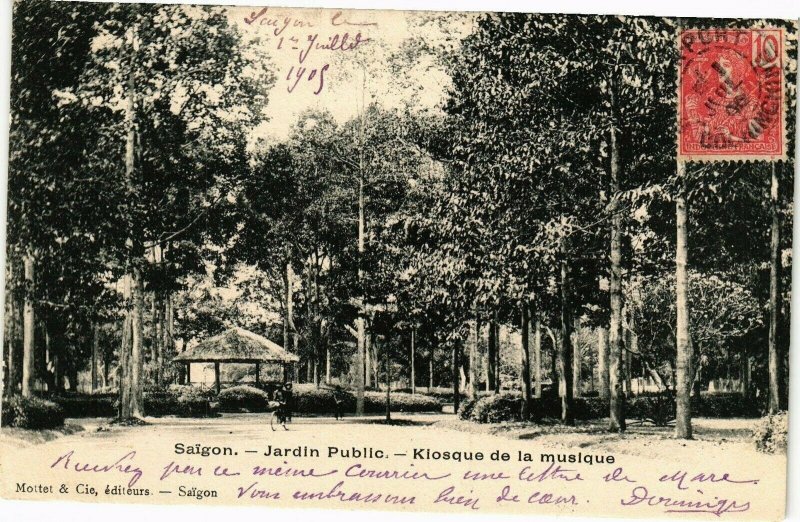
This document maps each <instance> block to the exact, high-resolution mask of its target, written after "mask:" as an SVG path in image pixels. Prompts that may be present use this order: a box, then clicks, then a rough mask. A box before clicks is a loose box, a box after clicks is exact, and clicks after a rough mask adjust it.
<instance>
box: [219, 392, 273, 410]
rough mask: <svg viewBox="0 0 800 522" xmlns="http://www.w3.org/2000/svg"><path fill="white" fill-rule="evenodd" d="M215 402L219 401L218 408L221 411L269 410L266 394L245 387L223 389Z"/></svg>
mask: <svg viewBox="0 0 800 522" xmlns="http://www.w3.org/2000/svg"><path fill="white" fill-rule="evenodd" d="M217 400H219V407H220V410H222V411H234V412H235V411H240V410H247V411H251V412H256V411H267V409H268V408H269V404H268V403H269V395H267V392H265V391H264V390H259V389H258V388H255V387H253V386H247V385H242V386H233V387H231V388H225V389H224V390H222V391H220V392H219V395H218V396H217Z"/></svg>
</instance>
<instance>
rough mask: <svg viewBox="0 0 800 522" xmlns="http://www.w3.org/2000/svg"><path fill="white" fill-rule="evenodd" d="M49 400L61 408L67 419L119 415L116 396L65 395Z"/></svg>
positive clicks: (55, 396)
mask: <svg viewBox="0 0 800 522" xmlns="http://www.w3.org/2000/svg"><path fill="white" fill-rule="evenodd" d="M49 399H50V400H51V401H53V402H55V403H56V404H58V405H59V406H61V408H62V409H63V410H64V415H65V416H66V417H71V418H81V417H113V416H115V415H116V414H117V408H116V400H117V395H116V394H93V395H84V394H65V395H54V396H52V397H49Z"/></svg>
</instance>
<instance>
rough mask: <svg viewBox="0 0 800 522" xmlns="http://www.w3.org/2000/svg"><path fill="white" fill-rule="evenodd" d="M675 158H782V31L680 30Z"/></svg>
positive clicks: (783, 128)
mask: <svg viewBox="0 0 800 522" xmlns="http://www.w3.org/2000/svg"><path fill="white" fill-rule="evenodd" d="M680 53H681V62H680V71H679V74H678V96H679V111H678V158H679V159H680V160H684V161H715V160H717V161H724V160H780V159H785V158H786V126H785V123H786V122H785V120H786V114H785V105H784V100H785V96H784V93H785V89H786V86H785V81H786V80H785V78H784V65H785V62H786V61H785V58H784V33H783V30H782V29H704V30H697V29H687V30H684V31H682V32H681V33H680Z"/></svg>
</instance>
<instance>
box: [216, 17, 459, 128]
mask: <svg viewBox="0 0 800 522" xmlns="http://www.w3.org/2000/svg"><path fill="white" fill-rule="evenodd" d="M431 16H432V14H431V13H424V14H423V13H419V12H418V13H413V12H404V11H365V10H359V11H353V10H350V11H347V10H338V9H299V8H273V7H270V8H250V7H232V8H230V9H229V17H230V19H231V21H232V23H235V24H236V25H237V27H238V28H239V29H240V30H241V32H242V34H243V35H244V37H245V39H246V40H248V41H251V42H253V43H254V44H255V45H256V46H257V48H258V49H259V50H260V51H263V52H264V53H265V54H266V56H267V57H268V59H269V60H270V61H271V62H272V64H273V68H274V70H275V74H276V81H275V84H274V86H273V87H272V88H271V89H270V90H269V91H268V96H269V104H268V106H267V108H266V116H267V117H268V122H267V123H265V124H263V125H261V126H260V127H258V128H257V129H256V130H255V132H254V134H253V136H251V142H255V141H257V140H259V139H263V138H266V139H267V140H269V141H270V142H274V141H282V140H284V139H285V138H286V137H287V135H288V133H289V130H290V129H291V126H292V124H293V123H294V122H295V121H296V120H297V117H298V115H299V114H300V113H301V112H303V111H304V110H307V109H312V108H324V109H326V110H328V111H330V112H331V113H332V114H333V115H334V117H335V118H336V119H337V120H338V121H340V122H342V121H345V120H347V119H349V118H351V117H353V116H355V115H356V114H358V112H359V108H360V106H361V104H362V102H364V103H366V104H367V105H368V104H369V103H371V101H373V100H377V101H379V102H380V103H381V104H382V105H383V106H384V107H387V108H392V107H401V106H403V104H409V105H411V106H412V107H413V108H414V109H415V110H425V109H435V108H436V107H439V106H440V105H441V102H442V100H443V98H444V95H445V93H446V89H447V87H448V86H449V78H448V76H447V74H445V73H444V71H443V70H442V69H441V67H438V66H436V64H435V63H434V60H433V58H432V57H431V56H429V55H422V56H415V58H414V59H413V60H409V61H407V62H405V63H403V64H401V65H400V66H397V67H390V66H389V64H391V63H396V62H393V61H392V58H393V57H394V56H395V55H396V54H397V53H398V52H399V51H400V50H401V49H403V45H404V43H407V42H408V41H409V40H410V39H411V38H413V37H419V36H422V37H423V38H424V40H425V42H426V43H428V44H437V43H445V42H450V43H452V42H455V41H458V39H459V38H461V37H463V36H464V35H466V34H468V33H469V31H470V29H471V23H472V17H471V16H466V15H465V16H460V17H456V18H449V17H446V16H443V17H437V16H436V15H433V16H434V17H435V18H438V20H436V23H427V24H424V25H422V24H423V22H424V21H428V22H432V21H431V20H430V18H431Z"/></svg>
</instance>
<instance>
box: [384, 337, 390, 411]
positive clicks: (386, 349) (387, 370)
mask: <svg viewBox="0 0 800 522" xmlns="http://www.w3.org/2000/svg"><path fill="white" fill-rule="evenodd" d="M383 351H384V355H383V358H384V360H385V364H386V368H385V369H384V372H385V373H386V420H387V421H390V420H392V361H391V359H390V358H389V355H390V354H389V343H384V346H383Z"/></svg>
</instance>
